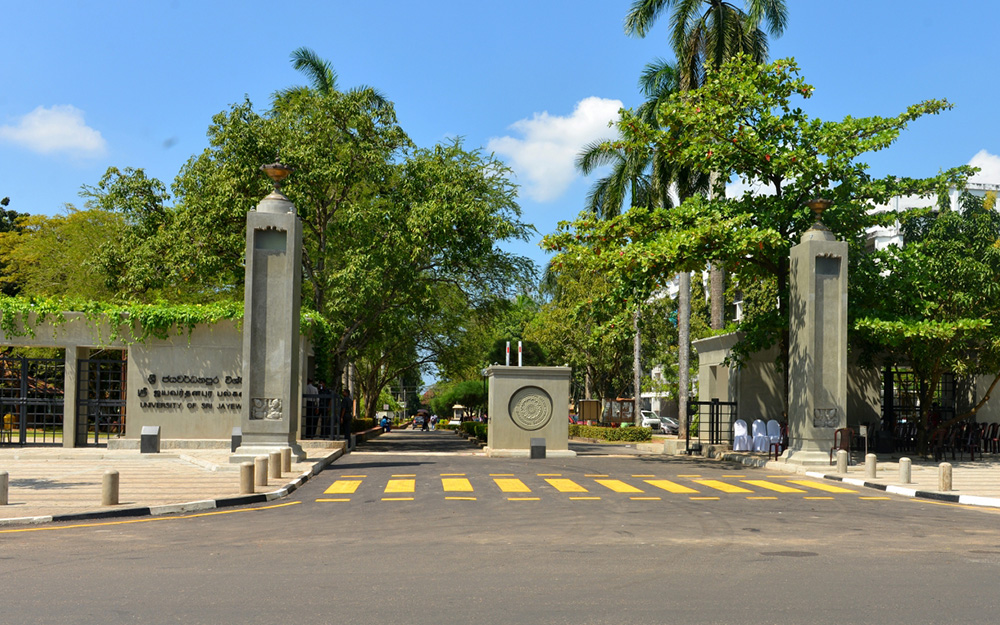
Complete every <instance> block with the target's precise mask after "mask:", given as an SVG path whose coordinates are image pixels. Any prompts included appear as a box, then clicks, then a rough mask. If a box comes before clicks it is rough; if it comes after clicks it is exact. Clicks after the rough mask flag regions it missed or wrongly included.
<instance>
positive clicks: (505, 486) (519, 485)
mask: <svg viewBox="0 0 1000 625" xmlns="http://www.w3.org/2000/svg"><path fill="white" fill-rule="evenodd" d="M493 481H494V482H496V483H497V486H499V487H500V491H501V492H504V493H530V492H531V489H530V488H528V486H527V485H526V484H525V483H524V482H522V481H521V480H519V479H517V478H493Z"/></svg>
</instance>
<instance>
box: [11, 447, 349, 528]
mask: <svg viewBox="0 0 1000 625" xmlns="http://www.w3.org/2000/svg"><path fill="white" fill-rule="evenodd" d="M336 445H337V446H336V447H334V448H315V447H313V448H308V447H307V448H306V452H307V454H308V456H307V457H306V459H305V460H304V461H303V462H293V463H292V470H291V472H289V473H285V474H283V475H282V477H281V479H275V478H270V479H269V483H268V485H267V486H264V487H257V492H258V493H264V494H265V497H264V499H270V498H276V497H278V496H281V495H283V494H285V493H287V492H289V487H290V486H291V490H294V488H295V487H297V485H298V484H300V483H302V482H304V481H305V480H306V479H308V477H309V476H311V475H314V474H315V473H318V472H319V470H321V469H322V468H323V467H324V466H326V464H329V462H332V461H333V460H334V459H335V458H336V457H339V456H340V454H341V453H342V452H341V450H340V447H341V445H342V443H337V444H336ZM109 469H113V470H116V471H118V475H119V502H120V504H119V505H117V506H102V505H101V488H102V481H103V477H104V473H105V472H106V471H108V470H109ZM239 469H240V467H239V465H238V464H230V462H229V453H228V450H227V449H182V450H167V451H164V452H162V453H159V454H140V453H139V452H138V451H132V450H116V451H108V450H107V449H103V448H80V449H66V448H61V447H22V448H9V447H8V448H0V471H6V472H7V474H8V498H7V501H8V505H5V506H0V526H3V525H15V524H26V523H45V522H48V521H52V520H53V519H54V520H70V519H71V518H72V517H74V516H75V517H80V518H82V517H86V516H88V515H93V516H97V515H109V514H110V515H114V514H120V515H123V516H124V515H127V514H130V513H133V514H166V513H170V512H179V511H186V510H204V509H211V508H215V507H220V506H221V505H227V504H229V505H235V504H236V503H249V501H247V500H246V497H243V496H241V495H240V470H239ZM304 476H305V477H304ZM283 489H284V491H283ZM227 500H228V501H227ZM230 502H231V503H230ZM136 508H140V509H141V508H149V510H148V511H145V510H142V511H136V510H135V509H136Z"/></svg>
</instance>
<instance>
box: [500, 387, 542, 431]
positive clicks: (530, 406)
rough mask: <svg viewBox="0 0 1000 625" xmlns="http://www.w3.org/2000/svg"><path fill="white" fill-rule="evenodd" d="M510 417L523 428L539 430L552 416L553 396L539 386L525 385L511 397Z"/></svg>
mask: <svg viewBox="0 0 1000 625" xmlns="http://www.w3.org/2000/svg"><path fill="white" fill-rule="evenodd" d="M508 410H509V411H510V418H511V419H512V420H513V421H514V423H516V424H517V425H518V426H519V427H520V428H521V429H523V430H538V429H540V428H543V427H545V425H546V424H547V423H548V422H549V419H551V418H552V398H551V397H549V394H548V393H546V392H545V391H544V390H542V389H540V388H538V387H537V386H525V387H524V388H522V389H520V390H518V391H517V392H516V393H514V395H513V396H512V397H511V398H510V404H509V405H508Z"/></svg>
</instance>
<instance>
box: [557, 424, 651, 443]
mask: <svg viewBox="0 0 1000 625" xmlns="http://www.w3.org/2000/svg"><path fill="white" fill-rule="evenodd" d="M569 435H570V436H578V437H580V438H596V439H600V440H606V441H625V442H629V443H639V442H642V441H648V440H651V439H652V438H653V430H652V429H651V428H637V427H624V428H602V427H598V426H596V425H576V424H573V425H570V426H569Z"/></svg>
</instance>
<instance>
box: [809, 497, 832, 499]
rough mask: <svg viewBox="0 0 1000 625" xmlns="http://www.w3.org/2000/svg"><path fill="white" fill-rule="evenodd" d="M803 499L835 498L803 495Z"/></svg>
mask: <svg viewBox="0 0 1000 625" xmlns="http://www.w3.org/2000/svg"><path fill="white" fill-rule="evenodd" d="M803 499H833V497H803Z"/></svg>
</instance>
